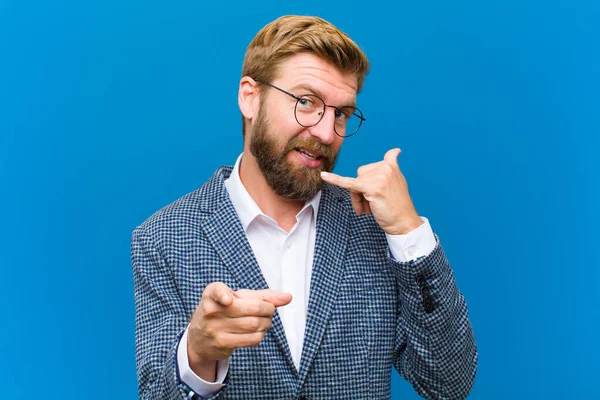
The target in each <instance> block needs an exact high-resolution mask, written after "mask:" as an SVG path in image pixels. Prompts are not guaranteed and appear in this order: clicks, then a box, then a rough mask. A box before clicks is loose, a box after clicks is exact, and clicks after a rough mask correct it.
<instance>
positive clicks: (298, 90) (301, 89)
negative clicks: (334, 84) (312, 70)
mask: <svg viewBox="0 0 600 400" xmlns="http://www.w3.org/2000/svg"><path fill="white" fill-rule="evenodd" d="M290 92H292V93H293V94H294V96H298V97H300V96H302V95H305V94H316V95H317V96H319V97H320V98H321V99H323V100H325V99H324V96H323V93H321V92H320V91H319V90H317V89H316V88H315V87H313V86H311V85H309V84H307V83H302V84H299V85H296V86H293V87H292V89H291V90H290ZM330 105H332V106H336V107H340V108H341V107H348V106H350V107H356V100H353V101H352V102H350V104H344V105H342V106H338V105H337V104H330Z"/></svg>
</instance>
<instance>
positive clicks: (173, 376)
mask: <svg viewBox="0 0 600 400" xmlns="http://www.w3.org/2000/svg"><path fill="white" fill-rule="evenodd" d="M131 260H132V267H133V283H134V295H135V314H136V315H135V325H136V326H135V331H136V366H137V374H138V392H139V397H140V399H143V400H151V399H152V400H158V399H161V400H163V399H182V400H183V399H189V398H190V397H189V396H190V392H191V389H190V388H189V387H188V386H187V385H186V384H185V383H183V382H182V381H181V379H180V377H179V371H178V370H177V346H178V344H179V340H180V338H181V336H182V335H183V333H184V332H185V329H186V327H187V325H188V320H187V319H188V318H187V316H186V314H185V311H184V306H183V301H182V299H181V297H180V295H179V293H178V289H177V285H176V283H175V279H174V277H173V274H172V271H171V269H170V267H169V265H168V263H167V261H166V258H165V257H163V256H162V255H161V253H160V251H159V248H158V247H157V245H156V244H155V243H154V240H153V238H152V236H151V235H150V234H149V232H148V231H147V228H146V227H145V226H144V225H142V226H140V227H138V228H136V229H135V230H134V231H133V235H132V240H131ZM220 393H221V392H217V393H216V394H215V395H214V396H213V397H211V398H217V397H218V396H219V394H220ZM194 398H198V397H197V396H194Z"/></svg>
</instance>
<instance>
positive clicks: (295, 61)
mask: <svg viewBox="0 0 600 400" xmlns="http://www.w3.org/2000/svg"><path fill="white" fill-rule="evenodd" d="M275 79H276V80H277V81H279V82H281V83H285V84H286V85H287V86H288V89H289V90H292V87H299V88H306V89H313V90H314V91H316V92H318V93H315V94H317V95H320V96H325V97H327V96H333V97H336V98H339V97H342V98H343V100H346V101H350V100H353V99H355V98H356V94H357V89H358V82H357V78H356V76H355V75H354V74H352V73H348V72H343V71H340V70H339V69H338V68H337V67H336V66H334V65H333V64H332V63H330V62H328V61H326V60H323V59H321V58H319V57H317V56H315V55H313V54H309V53H303V54H298V55H294V56H292V57H290V58H288V59H286V60H284V61H283V62H282V63H281V64H280V65H279V67H278V68H277V74H276V78H275Z"/></svg>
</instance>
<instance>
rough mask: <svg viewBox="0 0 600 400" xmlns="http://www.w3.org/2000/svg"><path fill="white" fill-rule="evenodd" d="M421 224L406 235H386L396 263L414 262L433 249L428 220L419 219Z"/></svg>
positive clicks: (432, 236)
mask: <svg viewBox="0 0 600 400" xmlns="http://www.w3.org/2000/svg"><path fill="white" fill-rule="evenodd" d="M419 218H421V221H423V223H422V224H421V225H420V226H419V227H418V228H416V229H413V230H412V231H410V232H408V233H407V234H406V235H388V234H387V233H386V234H385V237H386V239H387V242H388V246H389V247H390V253H391V254H392V257H393V258H394V259H395V260H396V261H398V262H408V261H414V260H416V259H418V258H420V257H426V256H428V255H429V254H431V252H432V251H433V250H434V249H435V245H436V241H435V236H434V235H433V230H432V229H431V225H429V220H428V219H427V218H425V217H419Z"/></svg>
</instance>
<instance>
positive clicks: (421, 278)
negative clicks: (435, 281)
mask: <svg viewBox="0 0 600 400" xmlns="http://www.w3.org/2000/svg"><path fill="white" fill-rule="evenodd" d="M415 280H416V281H417V284H418V285H419V286H423V285H424V284H425V277H424V276H423V274H417V276H416V277H415Z"/></svg>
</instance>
